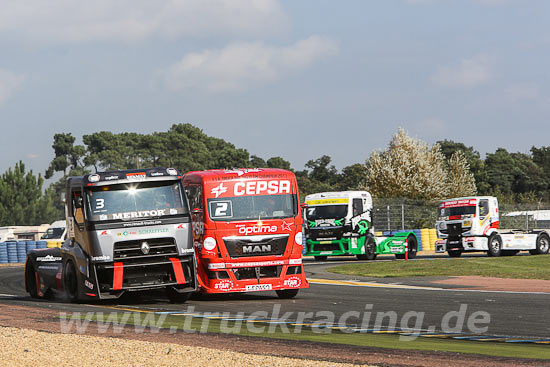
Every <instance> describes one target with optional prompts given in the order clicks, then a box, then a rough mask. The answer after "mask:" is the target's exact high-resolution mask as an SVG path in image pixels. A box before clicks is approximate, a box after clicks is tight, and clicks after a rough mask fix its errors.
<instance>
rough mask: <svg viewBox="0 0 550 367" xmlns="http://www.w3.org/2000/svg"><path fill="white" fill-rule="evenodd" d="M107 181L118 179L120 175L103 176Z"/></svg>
mask: <svg viewBox="0 0 550 367" xmlns="http://www.w3.org/2000/svg"><path fill="white" fill-rule="evenodd" d="M103 179H104V180H105V181H112V180H118V176H105V177H103Z"/></svg>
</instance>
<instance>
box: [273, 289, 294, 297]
mask: <svg viewBox="0 0 550 367" xmlns="http://www.w3.org/2000/svg"><path fill="white" fill-rule="evenodd" d="M298 291H299V289H280V290H277V291H275V293H277V296H278V297H279V298H281V299H290V298H294V297H296V295H297V294H298Z"/></svg>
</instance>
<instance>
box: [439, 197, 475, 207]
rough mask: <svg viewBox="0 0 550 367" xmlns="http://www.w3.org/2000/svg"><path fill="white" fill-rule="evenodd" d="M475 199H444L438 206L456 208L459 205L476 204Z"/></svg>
mask: <svg viewBox="0 0 550 367" xmlns="http://www.w3.org/2000/svg"><path fill="white" fill-rule="evenodd" d="M476 205H477V200H476V199H465V200H450V201H444V202H442V203H441V204H439V207H440V208H457V207H460V206H476Z"/></svg>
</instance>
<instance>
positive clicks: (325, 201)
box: [306, 199, 349, 205]
mask: <svg viewBox="0 0 550 367" xmlns="http://www.w3.org/2000/svg"><path fill="white" fill-rule="evenodd" d="M347 203H349V200H348V199H317V200H307V201H306V204H307V205H329V204H347Z"/></svg>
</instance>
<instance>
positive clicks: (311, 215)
mask: <svg viewBox="0 0 550 367" xmlns="http://www.w3.org/2000/svg"><path fill="white" fill-rule="evenodd" d="M347 214H348V206H347V205H318V206H310V207H308V208H307V211H306V217H307V219H308V220H317V219H340V218H343V217H345V216H346V215H347Z"/></svg>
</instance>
